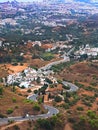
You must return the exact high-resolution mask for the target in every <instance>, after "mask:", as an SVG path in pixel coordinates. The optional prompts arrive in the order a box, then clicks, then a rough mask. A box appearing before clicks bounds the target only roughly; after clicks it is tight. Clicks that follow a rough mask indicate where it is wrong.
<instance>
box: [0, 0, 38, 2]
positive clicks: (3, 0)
mask: <svg viewBox="0 0 98 130" xmlns="http://www.w3.org/2000/svg"><path fill="white" fill-rule="evenodd" d="M6 1H13V0H0V2H6ZM17 1H18V2H25V1H26V2H28V1H30V2H32V1H37V0H17Z"/></svg>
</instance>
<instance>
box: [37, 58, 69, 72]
mask: <svg viewBox="0 0 98 130" xmlns="http://www.w3.org/2000/svg"><path fill="white" fill-rule="evenodd" d="M67 61H70V59H69V57H67V56H64V59H63V60H59V61H54V62H52V63H49V64H47V65H45V66H43V67H41V68H39V70H49V69H50V68H51V67H52V66H53V65H57V64H60V63H64V62H67Z"/></svg>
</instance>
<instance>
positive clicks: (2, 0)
mask: <svg viewBox="0 0 98 130" xmlns="http://www.w3.org/2000/svg"><path fill="white" fill-rule="evenodd" d="M7 1H10V2H11V1H13V0H0V2H7ZM16 1H18V2H33V1H43V0H16ZM65 1H74V0H65ZM77 1H78V0H77ZM80 1H85V0H80ZM89 1H92V2H98V0H89Z"/></svg>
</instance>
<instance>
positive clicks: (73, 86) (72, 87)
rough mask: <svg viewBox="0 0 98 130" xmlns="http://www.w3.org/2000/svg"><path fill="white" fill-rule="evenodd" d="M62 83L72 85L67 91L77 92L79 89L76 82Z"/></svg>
mask: <svg viewBox="0 0 98 130" xmlns="http://www.w3.org/2000/svg"><path fill="white" fill-rule="evenodd" d="M62 84H63V85H65V86H69V87H70V89H69V90H66V91H67V92H75V91H77V90H78V87H77V86H76V85H75V84H72V83H70V82H67V81H63V82H62Z"/></svg>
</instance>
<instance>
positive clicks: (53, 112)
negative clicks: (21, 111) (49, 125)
mask: <svg viewBox="0 0 98 130" xmlns="http://www.w3.org/2000/svg"><path fill="white" fill-rule="evenodd" d="M72 50H73V49H71V51H72ZM71 51H69V53H68V55H69V54H70V53H71ZM69 60H70V59H69V57H67V56H64V59H63V60H60V61H55V62H52V63H49V64H48V65H45V66H43V67H41V68H40V69H39V70H49V69H50V68H51V66H53V65H57V64H60V63H63V62H67V61H69ZM62 83H63V84H64V85H68V86H69V87H70V89H69V90H67V91H68V92H73V91H77V90H78V87H77V86H76V85H74V84H72V83H69V82H66V81H63V82H62ZM37 96H38V95H37V94H32V95H30V96H28V97H27V99H30V100H33V101H37ZM43 105H44V107H45V109H47V110H48V112H47V113H46V114H39V115H29V116H25V118H23V117H22V116H17V117H8V118H0V126H1V125H3V124H7V123H8V121H9V120H13V121H26V120H30V119H31V120H36V119H39V118H41V119H43V118H48V117H51V116H53V115H56V114H58V113H59V110H58V109H56V108H54V107H52V106H48V105H45V104H43Z"/></svg>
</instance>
